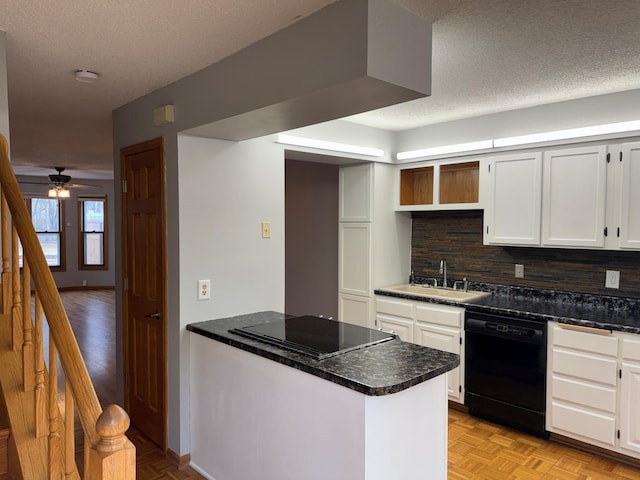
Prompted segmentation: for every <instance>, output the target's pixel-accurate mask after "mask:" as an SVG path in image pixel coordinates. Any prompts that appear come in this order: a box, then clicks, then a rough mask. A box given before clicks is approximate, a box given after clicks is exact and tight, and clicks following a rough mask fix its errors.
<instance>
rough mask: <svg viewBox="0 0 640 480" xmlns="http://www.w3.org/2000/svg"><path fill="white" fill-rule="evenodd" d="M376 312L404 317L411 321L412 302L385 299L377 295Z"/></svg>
mask: <svg viewBox="0 0 640 480" xmlns="http://www.w3.org/2000/svg"><path fill="white" fill-rule="evenodd" d="M376 312H378V313H386V314H389V315H394V316H396V317H405V318H407V319H409V320H411V321H413V302H411V301H410V300H395V299H394V300H391V299H390V300H387V299H382V298H380V297H377V298H376Z"/></svg>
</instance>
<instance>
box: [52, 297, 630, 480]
mask: <svg viewBox="0 0 640 480" xmlns="http://www.w3.org/2000/svg"><path fill="white" fill-rule="evenodd" d="M61 297H62V301H63V303H64V305H65V308H66V309H67V314H68V316H69V320H70V321H71V325H72V327H73V330H74V333H75V334H76V337H77V339H78V344H79V346H80V350H81V351H82V353H83V355H84V356H85V361H86V363H87V369H88V370H89V374H90V376H91V378H92V379H93V381H94V385H95V388H96V392H97V394H98V398H99V399H100V403H101V404H102V405H103V406H106V405H109V404H111V403H115V397H116V368H115V351H116V347H115V338H116V337H115V293H114V291H113V290H89V291H67V292H62V293H61ZM127 435H128V437H129V439H130V440H131V441H132V442H133V443H134V444H135V446H136V449H137V459H136V463H137V478H138V480H161V479H173V480H195V479H202V478H203V477H202V476H200V475H199V474H198V473H196V472H195V471H194V470H192V469H191V468H188V467H187V468H185V469H182V470H178V469H177V468H175V467H174V466H173V465H172V464H171V463H170V462H169V461H168V460H167V459H166V458H165V457H164V455H163V454H162V452H160V450H159V449H158V448H157V447H156V446H155V445H154V444H153V443H152V442H151V441H149V440H148V439H147V438H146V437H145V436H144V435H143V434H142V433H140V432H139V431H137V430H136V429H135V428H131V429H130V430H129V431H128V432H127ZM448 474H449V475H448V477H449V480H463V479H465V480H466V479H480V480H503V479H510V480H537V479H541V480H592V479H593V480H596V479H603V480H604V479H607V480H610V479H611V480H632V479H633V480H638V479H640V469H637V468H633V467H631V466H628V465H626V464H622V463H619V462H615V461H612V460H608V459H606V458H602V457H600V456H597V455H593V454H588V453H584V452H581V451H579V450H576V449H574V448H571V447H568V446H565V445H561V444H559V443H557V442H552V441H548V440H541V439H538V438H535V437H531V436H528V435H526V434H524V433H521V432H517V431H514V430H511V429H509V428H506V427H501V426H498V425H494V424H491V423H488V422H485V421H483V420H480V419H477V418H474V417H470V416H469V415H467V414H465V413H463V412H459V411H456V410H450V411H449V468H448ZM238 480H258V479H238ZM300 480H304V479H300ZM390 480H392V479H390ZM393 480H396V479H393ZM397 480H402V479H397Z"/></svg>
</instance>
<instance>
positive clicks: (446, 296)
mask: <svg viewBox="0 0 640 480" xmlns="http://www.w3.org/2000/svg"><path fill="white" fill-rule="evenodd" d="M379 290H386V291H390V292H396V293H405V294H408V295H416V296H418V297H427V298H438V299H442V300H452V301H457V302H468V301H471V300H477V299H478V298H482V297H486V296H488V295H490V293H488V292H479V291H475V290H467V291H466V292H465V291H462V290H453V289H450V288H438V287H430V286H428V285H410V284H405V285H395V286H393V287H384V288H380V289H379Z"/></svg>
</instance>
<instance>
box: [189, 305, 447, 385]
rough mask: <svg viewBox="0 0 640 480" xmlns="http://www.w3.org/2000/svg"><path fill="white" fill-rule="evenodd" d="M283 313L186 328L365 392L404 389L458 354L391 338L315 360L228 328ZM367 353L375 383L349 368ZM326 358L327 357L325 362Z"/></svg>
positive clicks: (444, 366) (440, 369) (432, 375)
mask: <svg viewBox="0 0 640 480" xmlns="http://www.w3.org/2000/svg"><path fill="white" fill-rule="evenodd" d="M283 317H284V315H283V314H281V313H278V312H259V313H257V314H249V315H240V316H238V317H231V318H226V319H219V320H209V321H206V322H199V323H192V324H189V325H187V330H188V331H190V332H193V333H196V334H199V335H202V336H204V337H207V338H210V339H212V340H216V341H218V342H221V343H224V344H226V345H229V346H232V347H235V348H238V349H241V350H244V351H246V352H248V353H252V354H255V355H258V356H261V357H264V358H266V359H269V360H273V361H275V362H278V363H281V364H283V365H287V366H289V367H292V368H295V369H297V370H300V371H303V372H306V373H309V374H311V375H314V376H316V377H320V378H323V379H325V380H328V381H331V382H333V383H336V384H339V385H341V386H343V387H345V388H348V389H351V390H354V391H357V392H360V393H363V394H365V395H368V396H383V395H390V394H393V393H397V392H400V391H403V390H406V389H408V388H411V387H413V386H415V385H418V384H420V383H423V382H426V381H427V380H430V379H432V378H435V377H437V376H440V375H443V374H445V373H447V372H448V371H450V370H453V369H454V368H456V367H457V366H459V364H460V357H459V356H458V355H455V354H452V353H448V352H442V351H440V350H434V349H431V348H427V347H422V346H419V345H415V344H411V343H406V342H402V341H400V340H392V341H389V342H385V343H383V344H379V345H375V346H373V347H367V348H364V349H360V350H356V351H353V352H348V353H345V354H342V355H338V356H335V357H331V359H327V360H315V359H312V358H310V357H306V356H304V355H301V354H298V353H295V352H290V351H287V350H284V349H281V348H278V347H275V346H271V345H267V344H264V343H261V342H258V341H255V340H251V339H248V338H244V337H241V336H238V335H234V334H232V333H229V331H228V330H229V329H231V328H234V327H238V326H244V325H247V324H251V323H252V322H253V323H260V322H264V321H268V320H269V319H271V320H275V319H279V318H283ZM257 320H259V322H257ZM373 349H375V350H373ZM365 351H367V352H365ZM367 354H369V355H376V357H375V358H374V360H378V359H379V360H380V362H378V361H375V362H370V363H375V365H374V366H373V367H372V366H371V365H369V367H372V368H377V367H378V366H379V368H380V369H381V373H380V375H377V374H376V372H368V373H370V375H369V380H370V379H373V380H374V381H376V382H377V383H378V384H372V383H373V382H366V381H362V380H361V379H359V378H355V377H357V376H358V373H356V374H353V371H354V369H353V368H351V365H350V362H356V363H357V361H358V359H362V358H365V356H366V355H367ZM394 358H397V359H398V360H397V362H394V364H393V370H394V374H395V377H394V379H393V380H392V381H386V380H385V372H384V369H385V366H384V365H385V361H388V362H392V361H393V359H394ZM329 360H331V361H330V362H329ZM403 362H406V363H407V365H406V372H401V375H400V376H402V377H403V378H401V379H399V381H398V378H397V374H398V370H402V365H403ZM414 363H419V364H420V365H421V367H420V368H417V367H416V365H414ZM390 365H391V364H389V366H390ZM343 370H344V371H343ZM355 370H356V371H357V370H358V369H357V368H356V369H355ZM359 373H361V372H359Z"/></svg>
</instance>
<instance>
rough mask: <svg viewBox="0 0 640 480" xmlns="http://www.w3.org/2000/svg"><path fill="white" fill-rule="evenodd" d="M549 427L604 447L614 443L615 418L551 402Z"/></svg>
mask: <svg viewBox="0 0 640 480" xmlns="http://www.w3.org/2000/svg"><path fill="white" fill-rule="evenodd" d="M549 416H550V418H551V426H552V427H553V429H555V430H556V431H557V430H560V431H566V432H571V433H573V434H575V435H578V436H579V437H583V439H585V440H595V441H596V442H601V443H603V444H606V445H610V446H614V445H615V443H616V417H615V416H613V415H606V414H603V413H602V414H601V413H597V412H594V411H590V410H587V409H583V408H580V407H576V406H573V405H565V404H562V403H558V402H555V401H554V402H552V404H551V411H550V412H549Z"/></svg>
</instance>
